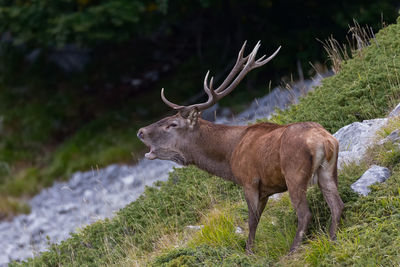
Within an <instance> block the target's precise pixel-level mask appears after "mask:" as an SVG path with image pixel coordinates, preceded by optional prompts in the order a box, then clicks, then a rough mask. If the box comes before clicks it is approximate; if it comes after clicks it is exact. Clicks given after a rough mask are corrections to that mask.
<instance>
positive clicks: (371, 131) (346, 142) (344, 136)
mask: <svg viewBox="0 0 400 267" xmlns="http://www.w3.org/2000/svg"><path fill="white" fill-rule="evenodd" d="M387 120H388V119H386V118H383V119H374V120H365V121H363V122H354V123H352V124H349V125H346V126H344V127H343V128H340V129H339V130H338V131H337V132H336V133H335V134H334V135H333V136H335V137H336V139H338V141H339V159H338V169H341V168H342V167H343V164H348V163H350V162H356V163H358V162H359V161H360V160H361V159H362V157H363V156H364V155H365V152H366V151H367V148H368V147H369V146H371V145H372V144H373V143H374V141H375V135H376V132H377V131H378V130H379V129H380V128H381V127H382V126H384V125H385V124H386V123H387Z"/></svg>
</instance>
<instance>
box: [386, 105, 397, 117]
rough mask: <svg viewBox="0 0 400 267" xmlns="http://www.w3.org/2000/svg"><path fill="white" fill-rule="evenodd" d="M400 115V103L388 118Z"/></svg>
mask: <svg viewBox="0 0 400 267" xmlns="http://www.w3.org/2000/svg"><path fill="white" fill-rule="evenodd" d="M399 115H400V103H399V104H397V106H396V107H395V108H394V109H393V110H392V111H391V112H390V113H389V116H388V117H389V118H393V117H396V116H399Z"/></svg>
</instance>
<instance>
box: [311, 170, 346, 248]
mask: <svg viewBox="0 0 400 267" xmlns="http://www.w3.org/2000/svg"><path fill="white" fill-rule="evenodd" d="M326 165H328V164H322V165H321V167H320V168H319V169H318V171H317V172H318V186H319V188H320V189H321V191H322V194H323V195H324V198H325V201H326V202H327V203H328V206H329V209H330V210H331V214H332V223H331V226H330V228H329V236H330V237H331V239H332V240H336V230H337V228H338V225H339V222H340V217H341V215H342V211H343V207H344V204H343V201H342V199H341V198H340V196H339V192H338V189H337V169H336V166H335V165H336V163H335V164H331V166H326Z"/></svg>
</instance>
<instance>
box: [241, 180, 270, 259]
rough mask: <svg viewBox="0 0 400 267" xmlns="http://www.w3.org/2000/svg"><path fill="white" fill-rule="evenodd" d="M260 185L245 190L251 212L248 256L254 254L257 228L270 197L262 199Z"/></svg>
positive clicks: (247, 246)
mask: <svg viewBox="0 0 400 267" xmlns="http://www.w3.org/2000/svg"><path fill="white" fill-rule="evenodd" d="M258 183H259V182H257V185H256V184H253V185H252V186H251V187H247V188H245V189H244V196H245V199H246V202H247V207H248V212H249V237H248V239H247V242H246V252H247V254H252V253H253V247H254V238H255V236H256V230H257V226H258V223H259V221H260V217H261V214H262V212H263V211H264V208H265V205H266V204H267V201H268V197H264V198H260V194H259V187H258Z"/></svg>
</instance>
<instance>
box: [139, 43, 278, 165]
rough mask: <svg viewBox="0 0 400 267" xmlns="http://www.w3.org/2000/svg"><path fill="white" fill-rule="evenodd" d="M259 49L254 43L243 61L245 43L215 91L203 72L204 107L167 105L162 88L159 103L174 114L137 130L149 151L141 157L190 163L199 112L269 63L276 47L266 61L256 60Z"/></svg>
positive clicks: (200, 104)
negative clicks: (189, 150)
mask: <svg viewBox="0 0 400 267" xmlns="http://www.w3.org/2000/svg"><path fill="white" fill-rule="evenodd" d="M260 45H261V44H260V42H258V43H257V44H256V46H255V47H254V48H253V50H252V52H251V53H250V54H249V55H248V56H246V57H243V53H244V49H245V47H246V42H245V43H244V44H243V46H242V48H241V49H240V51H239V54H238V57H237V60H236V63H235V65H234V67H233V68H232V70H231V72H230V73H229V75H228V76H227V77H226V79H225V80H224V81H223V83H222V84H221V85H220V86H219V87H218V88H217V89H215V90H214V89H213V80H214V78H213V77H211V79H209V71H208V72H207V74H206V76H205V78H204V85H203V86H204V91H205V93H206V94H207V96H208V100H207V101H206V102H204V103H199V104H193V105H189V106H180V105H177V104H174V103H172V102H170V101H169V100H168V99H167V98H166V97H165V95H164V88H163V89H161V99H162V100H163V101H164V103H165V104H167V105H168V106H170V107H171V108H173V109H174V110H176V111H177V114H176V115H174V116H170V117H166V118H164V119H162V120H160V121H158V122H156V123H153V124H151V125H149V126H147V127H144V128H141V129H139V131H138V134H137V136H138V137H139V139H140V140H142V141H143V143H144V144H145V145H146V146H148V147H149V148H150V151H149V152H148V153H146V155H145V157H146V158H148V159H155V158H159V159H167V160H172V161H175V162H177V163H179V164H182V165H186V164H188V163H190V160H189V158H188V157H189V155H188V153H187V152H188V151H187V150H188V147H189V146H190V145H193V142H196V140H197V138H198V137H199V136H201V133H200V132H199V128H200V127H199V124H201V123H202V121H203V120H202V119H201V118H200V115H201V112H202V111H203V110H205V109H207V108H209V107H211V106H213V105H214V104H215V103H217V102H218V101H219V100H220V99H221V98H223V97H224V96H226V95H228V94H229V93H230V92H232V91H233V89H235V88H236V86H237V85H238V84H239V83H240V81H241V80H242V79H243V78H244V77H245V76H246V74H247V73H248V72H250V71H251V70H252V69H255V68H258V67H261V66H263V65H264V64H266V63H267V62H269V61H270V60H271V59H273V58H274V57H275V56H276V54H277V53H278V52H279V50H280V47H279V48H278V49H277V50H276V51H275V52H274V53H273V54H272V55H271V56H270V57H268V58H266V59H265V57H266V55H264V56H262V57H261V58H259V59H257V60H256V54H257V51H258V49H259V47H260Z"/></svg>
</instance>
